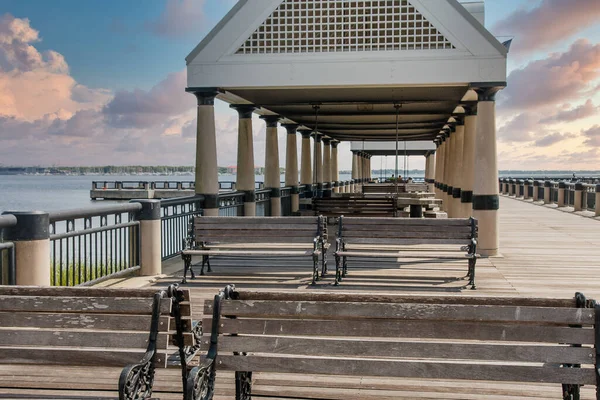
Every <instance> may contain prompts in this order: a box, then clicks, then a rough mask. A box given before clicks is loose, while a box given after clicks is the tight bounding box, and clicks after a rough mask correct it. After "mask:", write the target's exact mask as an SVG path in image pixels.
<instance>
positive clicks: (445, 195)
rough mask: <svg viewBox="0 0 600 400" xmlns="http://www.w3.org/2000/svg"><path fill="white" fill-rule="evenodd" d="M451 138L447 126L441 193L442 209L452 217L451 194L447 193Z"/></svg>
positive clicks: (450, 187) (449, 177) (449, 184)
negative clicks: (442, 189) (443, 206)
mask: <svg viewBox="0 0 600 400" xmlns="http://www.w3.org/2000/svg"><path fill="white" fill-rule="evenodd" d="M453 144H454V143H453V140H452V130H451V128H450V127H448V128H447V132H446V142H445V147H446V157H445V160H444V164H445V165H444V184H445V190H444V193H442V196H443V198H444V204H445V208H444V210H445V211H446V212H447V213H448V217H450V218H452V215H453V213H452V204H451V202H450V199H451V197H452V196H449V195H448V192H449V191H451V190H452V147H453Z"/></svg>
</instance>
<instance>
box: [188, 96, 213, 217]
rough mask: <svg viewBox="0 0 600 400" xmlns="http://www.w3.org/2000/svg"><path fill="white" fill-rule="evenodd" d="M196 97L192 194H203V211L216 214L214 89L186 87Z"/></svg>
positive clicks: (206, 213) (210, 214)
mask: <svg viewBox="0 0 600 400" xmlns="http://www.w3.org/2000/svg"><path fill="white" fill-rule="evenodd" d="M186 90H187V91H188V92H190V93H193V94H194V95H195V96H196V98H197V100H198V109H197V122H196V181H195V189H196V194H198V195H203V196H204V208H203V213H204V215H206V216H217V215H219V201H218V195H219V168H218V166H217V138H216V133H215V132H216V129H215V107H214V104H215V97H216V96H217V93H218V92H217V90H216V89H214V88H200V89H195V88H194V89H192V88H189V89H186Z"/></svg>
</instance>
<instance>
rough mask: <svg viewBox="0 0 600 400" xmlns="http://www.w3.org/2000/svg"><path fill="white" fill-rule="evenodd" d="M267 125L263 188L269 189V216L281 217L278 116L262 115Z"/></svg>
mask: <svg viewBox="0 0 600 400" xmlns="http://www.w3.org/2000/svg"><path fill="white" fill-rule="evenodd" d="M260 118H261V119H264V120H265V122H266V123H267V131H266V140H265V188H266V189H271V216H272V217H280V216H281V183H280V180H281V177H280V173H279V141H278V140H277V125H278V122H279V119H280V117H279V115H263V116H261V117H260Z"/></svg>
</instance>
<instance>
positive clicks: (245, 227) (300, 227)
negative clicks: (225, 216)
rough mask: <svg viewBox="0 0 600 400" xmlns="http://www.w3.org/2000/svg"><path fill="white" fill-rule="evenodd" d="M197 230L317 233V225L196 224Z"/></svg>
mask: <svg viewBox="0 0 600 400" xmlns="http://www.w3.org/2000/svg"><path fill="white" fill-rule="evenodd" d="M195 229H196V230H206V231H209V230H215V229H216V230H221V229H243V230H257V231H258V230H271V229H274V230H299V231H310V232H316V230H317V224H316V222H314V221H313V222H312V223H310V224H247V225H246V224H240V223H237V224H234V223H228V224H227V223H222V224H196V225H195Z"/></svg>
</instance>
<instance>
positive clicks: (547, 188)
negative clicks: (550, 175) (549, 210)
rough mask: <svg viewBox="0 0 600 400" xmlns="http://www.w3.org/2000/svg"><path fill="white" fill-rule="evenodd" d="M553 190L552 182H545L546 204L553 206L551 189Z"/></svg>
mask: <svg viewBox="0 0 600 400" xmlns="http://www.w3.org/2000/svg"><path fill="white" fill-rule="evenodd" d="M551 188H552V182H550V181H545V182H544V204H551V203H552V199H551V198H550V189H551Z"/></svg>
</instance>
